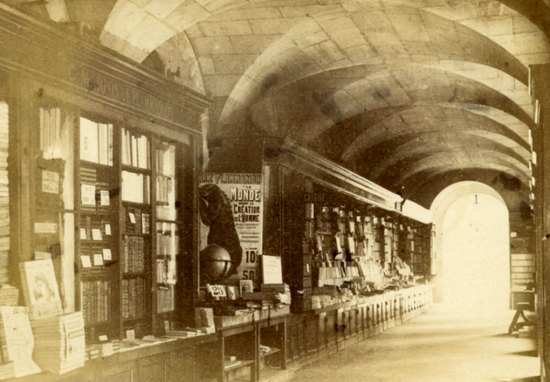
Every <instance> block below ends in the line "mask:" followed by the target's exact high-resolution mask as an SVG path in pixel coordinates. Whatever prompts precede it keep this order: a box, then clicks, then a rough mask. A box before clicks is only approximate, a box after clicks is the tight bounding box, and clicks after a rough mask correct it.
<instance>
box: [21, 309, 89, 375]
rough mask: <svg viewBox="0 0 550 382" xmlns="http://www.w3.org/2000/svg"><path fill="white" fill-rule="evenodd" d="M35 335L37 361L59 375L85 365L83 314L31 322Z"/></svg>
mask: <svg viewBox="0 0 550 382" xmlns="http://www.w3.org/2000/svg"><path fill="white" fill-rule="evenodd" d="M31 326H32V328H33V332H34V336H35V346H34V355H33V358H34V361H35V362H36V363H37V364H38V365H39V366H40V367H41V368H42V370H47V371H50V372H52V373H56V374H63V373H66V372H68V371H71V370H74V369H77V368H79V367H82V366H84V359H85V350H86V344H85V339H84V319H83V317H82V312H74V313H67V314H63V315H59V316H54V317H48V318H44V319H40V320H33V321H31Z"/></svg>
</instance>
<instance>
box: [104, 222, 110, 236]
mask: <svg viewBox="0 0 550 382" xmlns="http://www.w3.org/2000/svg"><path fill="white" fill-rule="evenodd" d="M105 235H106V236H111V225H110V224H109V223H105Z"/></svg>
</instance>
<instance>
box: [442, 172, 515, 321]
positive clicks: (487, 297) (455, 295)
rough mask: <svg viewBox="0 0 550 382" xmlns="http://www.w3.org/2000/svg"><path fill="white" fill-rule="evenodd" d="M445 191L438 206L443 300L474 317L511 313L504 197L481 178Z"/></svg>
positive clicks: (507, 228) (507, 234)
mask: <svg viewBox="0 0 550 382" xmlns="http://www.w3.org/2000/svg"><path fill="white" fill-rule="evenodd" d="M440 196H441V198H440V197H438V199H439V200H437V199H436V201H435V202H434V206H436V208H435V209H434V210H433V211H434V222H435V224H436V226H437V227H438V235H437V236H436V240H435V241H436V242H435V249H436V253H437V254H438V255H439V256H438V260H437V267H438V268H439V269H438V279H437V284H438V294H439V297H440V298H439V301H440V302H442V303H443V305H444V306H445V307H447V308H449V309H452V310H457V311H460V312H462V314H464V315H468V316H471V317H475V316H486V315H492V314H496V313H501V312H505V311H506V310H507V309H508V304H509V293H510V280H509V278H510V270H509V269H510V260H509V259H510V243H509V218H508V209H507V207H506V205H505V204H504V201H503V200H502V198H500V196H499V195H498V194H496V192H494V190H492V189H490V188H489V187H487V186H484V185H480V184H479V183H475V182H462V183H459V184H457V185H454V186H451V187H450V188H449V189H447V190H444V191H443V192H442V194H441V195H440ZM436 202H437V204H436Z"/></svg>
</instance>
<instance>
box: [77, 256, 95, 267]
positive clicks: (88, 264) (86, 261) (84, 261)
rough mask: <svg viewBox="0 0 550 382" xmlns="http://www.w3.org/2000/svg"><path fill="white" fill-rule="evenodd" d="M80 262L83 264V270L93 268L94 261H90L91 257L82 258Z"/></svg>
mask: <svg viewBox="0 0 550 382" xmlns="http://www.w3.org/2000/svg"><path fill="white" fill-rule="evenodd" d="M80 261H81V262H82V268H91V267H92V260H91V259H90V256H88V255H84V256H80Z"/></svg>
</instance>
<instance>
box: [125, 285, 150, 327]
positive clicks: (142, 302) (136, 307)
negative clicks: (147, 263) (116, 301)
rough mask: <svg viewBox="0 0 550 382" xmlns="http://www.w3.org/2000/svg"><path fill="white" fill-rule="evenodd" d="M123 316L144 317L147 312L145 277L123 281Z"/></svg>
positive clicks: (131, 317) (126, 317)
mask: <svg viewBox="0 0 550 382" xmlns="http://www.w3.org/2000/svg"><path fill="white" fill-rule="evenodd" d="M121 288H122V303H121V307H122V318H123V319H137V318H142V317H143V316H144V315H145V313H146V299H145V279H144V278H142V277H135V278H131V279H124V280H122V281H121Z"/></svg>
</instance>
